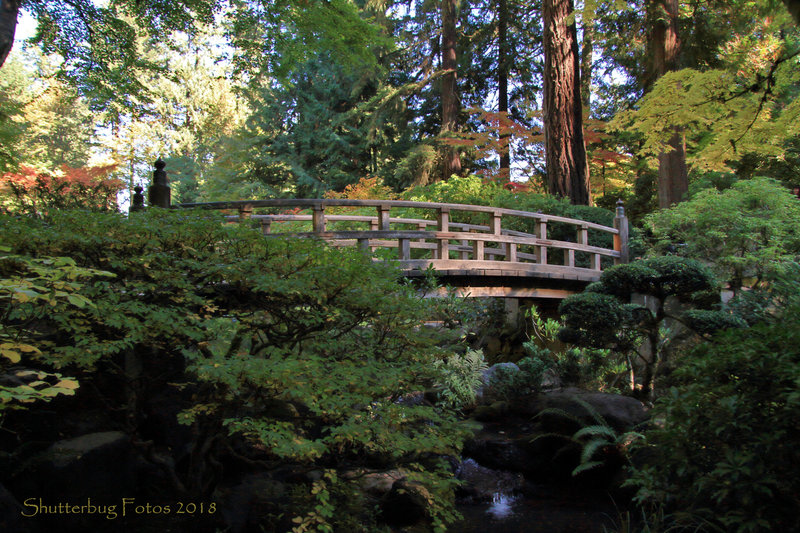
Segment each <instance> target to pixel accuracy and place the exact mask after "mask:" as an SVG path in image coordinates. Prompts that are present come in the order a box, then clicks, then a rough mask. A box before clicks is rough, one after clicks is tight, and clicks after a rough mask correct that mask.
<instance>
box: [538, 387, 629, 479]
mask: <svg viewBox="0 0 800 533" xmlns="http://www.w3.org/2000/svg"><path fill="white" fill-rule="evenodd" d="M573 401H574V402H575V403H576V404H577V405H579V406H580V408H581V410H583V411H584V412H585V413H586V414H587V415H589V417H590V418H591V419H592V421H593V423H592V424H586V423H585V422H584V419H583V418H581V417H580V416H578V415H576V414H573V413H571V412H567V411H566V410H564V409H558V408H548V409H543V410H542V411H540V412H539V413H538V414H537V415H536V416H537V417H544V416H552V415H555V416H557V417H560V418H563V419H566V420H569V421H571V422H572V423H574V424H575V425H576V426H578V427H579V428H580V429H578V430H577V431H576V432H575V433H573V434H572V435H571V436H566V435H562V434H560V433H546V434H542V435H537V436H536V437H534V439H533V441H532V442H535V441H537V440H540V439H545V438H548V437H554V436H555V437H561V438H565V439H566V440H567V443H566V446H565V448H562V452H563V450H564V449H566V448H568V447H577V448H578V449H580V451H581V454H580V460H579V463H578V465H577V466H576V467H575V468H574V469H573V470H572V475H573V476H577V475H578V474H580V473H581V472H585V471H587V470H592V469H594V468H598V467H600V466H603V465H605V464H606V462H607V461H608V460H609V459H611V458H612V457H613V458H614V459H615V460H616V459H619V458H623V459H624V460H625V461H627V462H629V461H630V447H631V445H632V444H633V443H634V442H637V441H639V440H640V439H642V438H644V435H642V434H641V433H639V432H636V431H618V430H616V429H614V428H613V427H611V426H610V425H609V423H608V422H606V420H605V419H604V418H603V417H602V416H601V415H600V413H598V412H597V410H596V409H595V408H594V407H592V405H591V404H589V403H587V402H586V401H585V400H583V399H581V398H578V397H576V398H573Z"/></svg>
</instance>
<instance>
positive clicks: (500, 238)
mask: <svg viewBox="0 0 800 533" xmlns="http://www.w3.org/2000/svg"><path fill="white" fill-rule="evenodd" d="M270 236H271V237H280V236H281V234H274V233H273V234H270ZM292 236H294V237H298V238H322V239H325V240H358V239H373V240H374V239H384V240H393V241H396V240H398V239H413V240H419V239H425V240H434V239H435V240H437V241H439V243H441V242H443V241H444V242H446V243H448V250H449V241H451V240H453V241H464V240H466V241H483V242H496V243H499V244H503V245H505V244H516V245H520V244H522V245H530V246H534V247H537V246H538V247H541V248H556V249H564V250H574V251H577V252H586V253H590V254H598V255H605V256H607V257H618V256H619V252H617V251H615V250H611V249H608V248H600V247H598V246H590V245H586V244H579V243H574V242H568V241H551V240H546V239H536V238H524V237H514V236H511V235H491V234H489V233H464V232H453V231H451V232H440V231H435V232H434V231H418V230H417V231H413V230H405V231H404V230H389V231H327V232H324V233H320V234H318V233H293V234H292ZM437 246H438V247H439V248H441V245H440V244H439V245H437ZM484 253H489V250H487V249H486V248H484ZM442 259H444V257H442ZM542 264H546V263H542ZM559 266H560V265H559Z"/></svg>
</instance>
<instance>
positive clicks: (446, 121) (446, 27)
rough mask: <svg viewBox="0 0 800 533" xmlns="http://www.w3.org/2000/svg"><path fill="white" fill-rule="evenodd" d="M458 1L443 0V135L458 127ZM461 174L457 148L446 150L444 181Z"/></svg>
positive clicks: (449, 147) (452, 147) (450, 147)
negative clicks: (445, 71) (446, 71)
mask: <svg viewBox="0 0 800 533" xmlns="http://www.w3.org/2000/svg"><path fill="white" fill-rule="evenodd" d="M457 5H458V0H442V69H444V70H449V71H450V72H448V73H447V74H445V75H444V76H442V133H446V132H449V131H455V130H456V127H457V125H458V97H457V95H456V69H457V68H458V63H457V61H456V36H457V34H456V6H457ZM460 172H461V158H460V157H459V155H458V150H457V149H456V147H455V146H448V147H447V148H446V149H445V157H444V169H443V176H442V179H444V180H447V179H449V178H450V176H452V175H453V174H459V173H460Z"/></svg>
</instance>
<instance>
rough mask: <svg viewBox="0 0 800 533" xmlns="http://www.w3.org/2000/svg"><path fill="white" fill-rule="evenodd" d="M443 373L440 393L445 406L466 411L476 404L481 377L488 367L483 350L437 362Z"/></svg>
mask: <svg viewBox="0 0 800 533" xmlns="http://www.w3.org/2000/svg"><path fill="white" fill-rule="evenodd" d="M437 366H438V367H439V368H440V369H441V371H442V377H441V381H440V387H442V389H441V390H440V392H439V396H440V398H441V399H442V400H443V402H444V403H445V405H448V406H449V407H452V408H454V409H459V410H460V409H464V408H467V407H471V406H473V405H474V404H475V393H476V391H477V390H478V388H479V387H480V386H481V377H482V376H483V373H484V371H486V369H487V368H489V367H488V365H487V364H486V360H485V359H484V358H483V351H482V350H467V351H466V353H464V354H463V355H459V354H453V355H452V356H450V357H448V358H447V361H445V362H441V361H438V362H437Z"/></svg>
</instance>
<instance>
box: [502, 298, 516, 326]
mask: <svg viewBox="0 0 800 533" xmlns="http://www.w3.org/2000/svg"><path fill="white" fill-rule="evenodd" d="M503 306H504V309H505V321H506V325H507V326H510V327H512V328H516V327H517V324H519V298H504V299H503Z"/></svg>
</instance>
